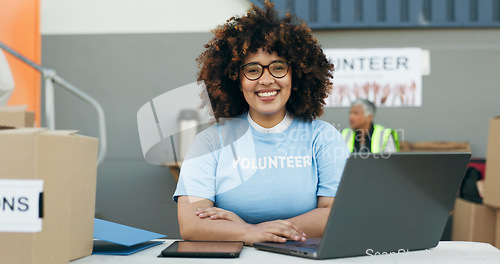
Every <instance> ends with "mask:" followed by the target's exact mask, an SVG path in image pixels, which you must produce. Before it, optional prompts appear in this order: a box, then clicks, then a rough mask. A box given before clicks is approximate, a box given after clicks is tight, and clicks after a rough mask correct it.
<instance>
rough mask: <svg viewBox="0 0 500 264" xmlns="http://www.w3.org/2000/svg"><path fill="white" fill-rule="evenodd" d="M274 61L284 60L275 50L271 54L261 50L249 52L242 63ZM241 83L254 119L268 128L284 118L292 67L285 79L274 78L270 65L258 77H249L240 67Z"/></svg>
mask: <svg viewBox="0 0 500 264" xmlns="http://www.w3.org/2000/svg"><path fill="white" fill-rule="evenodd" d="M275 61H285V58H283V57H280V56H278V54H277V53H276V52H273V53H269V52H266V51H264V50H263V49H259V50H258V51H257V52H255V53H249V54H248V56H247V57H246V59H245V61H244V62H243V65H245V64H248V63H258V64H261V65H263V66H267V65H269V64H271V63H272V62H275ZM240 84H241V87H240V89H241V91H242V92H243V96H244V97H245V100H246V101H247V103H248V105H249V113H250V116H251V117H252V119H253V120H254V121H255V122H256V123H257V124H259V125H261V126H263V127H266V128H269V127H273V126H275V125H277V124H278V123H279V122H281V120H283V118H284V117H285V112H286V102H287V101H288V99H289V98H290V93H291V90H292V70H291V68H290V66H289V69H288V73H287V74H286V75H285V76H284V77H282V78H276V77H273V76H272V75H271V74H270V72H269V69H268V68H264V72H263V73H262V76H260V78H259V79H257V80H249V79H247V78H246V77H245V75H244V74H243V70H240Z"/></svg>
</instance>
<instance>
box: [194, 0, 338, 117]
mask: <svg viewBox="0 0 500 264" xmlns="http://www.w3.org/2000/svg"><path fill="white" fill-rule="evenodd" d="M273 7H274V4H272V3H270V2H268V1H266V2H265V8H264V9H260V8H258V7H256V6H255V5H252V7H251V8H250V9H249V10H248V12H247V14H246V15H245V16H242V17H232V18H230V19H229V20H227V22H226V23H225V24H223V25H219V26H218V27H217V28H216V29H214V30H213V33H214V35H215V36H214V37H213V39H211V40H210V41H209V42H208V43H207V44H206V45H205V48H206V50H205V51H204V52H203V53H202V54H201V55H200V56H199V57H198V58H197V61H198V64H199V66H200V72H199V74H198V81H203V82H204V83H205V86H206V89H207V93H208V97H209V98H203V106H206V105H209V104H210V105H211V107H212V110H213V113H214V116H215V118H216V119H217V120H218V119H219V118H229V117H234V116H237V115H239V114H242V113H244V112H246V111H248V109H249V106H248V103H247V102H246V101H245V98H244V97H243V93H242V92H241V90H240V80H239V75H240V66H241V65H242V63H243V61H244V60H245V58H246V56H247V54H249V53H255V52H257V51H258V50H259V49H264V50H265V51H267V52H269V53H272V52H276V53H277V54H278V56H280V57H283V58H285V59H286V61H288V62H289V64H290V66H291V69H292V91H291V95H290V98H289V99H288V102H287V104H286V109H287V111H288V112H290V113H291V114H292V115H294V116H298V117H301V118H303V119H304V120H306V121H311V120H313V119H315V118H317V117H319V116H321V115H322V114H323V106H324V105H325V98H326V97H327V96H328V95H329V93H330V90H331V82H330V78H332V77H333V76H332V72H333V64H331V63H330V62H329V61H328V59H327V58H326V56H325V54H324V53H323V51H322V49H321V47H320V46H319V45H318V43H317V40H316V38H314V37H313V36H312V35H311V30H310V29H309V27H308V26H307V25H306V24H305V22H303V21H302V20H300V19H299V18H297V17H295V16H292V15H290V14H286V15H285V16H284V17H279V16H278V14H277V12H276V11H275V10H274V8H273Z"/></svg>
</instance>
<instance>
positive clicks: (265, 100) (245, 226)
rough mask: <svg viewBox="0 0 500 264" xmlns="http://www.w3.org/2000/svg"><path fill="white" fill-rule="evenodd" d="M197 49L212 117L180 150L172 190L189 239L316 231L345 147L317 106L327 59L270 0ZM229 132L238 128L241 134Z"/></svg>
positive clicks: (252, 238) (273, 237) (258, 238)
mask: <svg viewBox="0 0 500 264" xmlns="http://www.w3.org/2000/svg"><path fill="white" fill-rule="evenodd" d="M214 34H215V36H214V38H213V39H212V40H211V41H210V42H209V43H208V44H206V46H205V47H206V50H205V51H204V52H203V53H202V54H201V55H200V57H199V58H198V62H199V64H200V67H201V70H200V73H199V75H198V81H204V82H205V85H206V89H207V93H208V97H209V98H205V103H206V104H208V103H210V104H211V107H212V109H213V113H214V116H215V118H216V119H217V120H219V121H220V120H222V119H224V122H220V123H218V124H216V125H214V126H212V127H209V128H208V129H206V130H204V131H202V132H201V133H199V134H198V135H197V137H196V139H195V142H194V143H193V144H192V147H191V149H190V150H189V152H188V154H187V157H186V159H185V160H184V162H183V164H182V168H181V172H180V178H179V182H178V185H177V189H176V191H175V193H174V200H175V201H177V203H178V204H177V206H178V219H179V229H180V233H181V235H182V237H183V239H185V240H233V241H244V242H245V244H246V245H253V243H254V242H263V241H273V242H285V241H286V240H287V239H288V240H295V241H304V240H305V239H306V237H321V236H322V234H323V231H324V227H325V225H326V221H327V218H328V214H329V212H330V208H331V206H332V204H333V202H334V197H335V195H336V192H337V187H338V184H339V182H340V178H341V175H342V172H343V169H344V165H345V162H346V160H347V158H348V156H349V152H348V149H347V146H346V145H345V143H344V140H343V138H342V136H341V135H340V133H339V132H338V131H337V130H336V129H335V127H333V126H332V125H331V124H329V123H327V122H323V121H320V120H317V119H316V118H317V117H318V116H320V115H321V114H322V113H323V106H324V103H325V101H324V100H325V98H326V97H327V96H328V94H329V91H330V89H331V88H330V87H331V83H330V77H331V73H332V69H333V65H332V64H331V63H330V62H329V61H328V60H327V58H326V56H325V54H324V53H323V51H322V50H321V48H320V47H319V46H318V44H317V41H316V39H315V38H314V37H313V36H312V35H311V34H310V29H309V28H308V27H307V26H306V25H305V24H303V23H302V22H301V21H298V19H297V18H295V17H291V16H289V15H287V16H286V17H285V18H280V17H278V16H277V14H276V11H275V10H274V9H273V4H271V3H269V2H267V1H266V3H265V9H264V10H262V9H259V8H257V7H256V6H255V5H253V6H252V8H251V9H250V10H249V11H248V13H247V14H246V15H245V16H243V17H233V18H231V19H229V20H228V22H227V23H226V24H224V25H221V26H219V27H218V28H217V29H215V30H214ZM235 135H238V136H237V137H236V136H235Z"/></svg>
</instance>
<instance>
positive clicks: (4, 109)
mask: <svg viewBox="0 0 500 264" xmlns="http://www.w3.org/2000/svg"><path fill="white" fill-rule="evenodd" d="M27 108H28V106H27V105H15V106H0V111H2V112H24V111H26V109H27Z"/></svg>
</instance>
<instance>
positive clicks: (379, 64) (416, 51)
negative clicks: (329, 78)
mask: <svg viewBox="0 0 500 264" xmlns="http://www.w3.org/2000/svg"><path fill="white" fill-rule="evenodd" d="M324 52H325V54H326V56H327V57H328V59H330V60H331V61H332V62H333V64H334V65H335V71H334V73H333V76H334V77H333V89H332V92H331V94H330V96H329V97H328V98H327V99H326V106H330V107H346V106H350V104H351V102H352V101H354V100H355V99H357V98H362V99H368V100H370V101H372V102H374V103H375V105H377V106H410V107H418V106H421V105H422V65H421V64H422V63H421V60H422V49H420V48H394V49H392V48H391V49H325V50H324Z"/></svg>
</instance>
